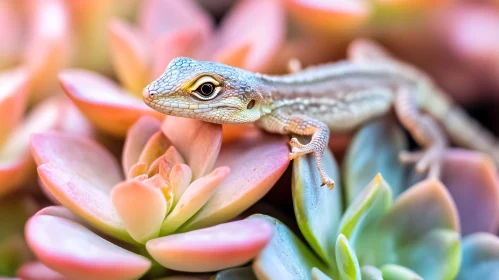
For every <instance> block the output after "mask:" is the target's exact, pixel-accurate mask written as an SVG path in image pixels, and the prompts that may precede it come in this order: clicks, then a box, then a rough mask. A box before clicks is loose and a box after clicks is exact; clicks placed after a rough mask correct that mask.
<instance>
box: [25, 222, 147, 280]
mask: <svg viewBox="0 0 499 280" xmlns="http://www.w3.org/2000/svg"><path fill="white" fill-rule="evenodd" d="M26 239H27V241H28V244H29V246H30V248H31V249H32V250H33V252H34V253H35V255H36V256H37V257H38V258H39V259H40V260H41V261H42V262H43V263H44V264H46V265H47V266H48V267H49V268H51V269H53V270H55V271H57V272H59V273H61V274H62V275H64V276H66V277H67V278H70V279H106V280H107V279H135V278H139V277H140V276H141V275H142V274H144V273H145V272H146V271H147V270H148V269H149V267H150V266H151V262H150V261H149V260H148V259H147V258H145V257H143V256H140V255H137V254H135V253H132V252H130V251H127V250H125V249H123V248H121V247H118V246H116V245H114V244H113V243H111V242H109V241H107V240H105V239H103V238H102V237H99V236H98V235H96V234H94V233H93V232H91V231H90V230H88V229H86V228H85V227H83V226H82V225H80V224H78V223H75V222H73V221H70V220H66V219H64V218H60V217H53V216H46V215H39V216H34V217H32V218H31V219H30V220H29V221H28V223H27V224H26Z"/></svg>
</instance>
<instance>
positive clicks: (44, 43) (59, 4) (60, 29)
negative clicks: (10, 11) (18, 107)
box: [24, 0, 71, 100]
mask: <svg viewBox="0 0 499 280" xmlns="http://www.w3.org/2000/svg"><path fill="white" fill-rule="evenodd" d="M27 4H28V5H29V8H30V9H29V12H30V13H29V17H28V19H29V20H30V21H29V30H30V31H31V33H30V34H29V36H28V42H27V43H26V46H27V50H26V51H25V52H24V53H25V57H24V64H25V65H26V68H27V69H28V71H29V73H30V76H31V78H30V85H29V86H30V92H31V97H32V99H33V100H40V99H41V98H42V97H44V96H47V95H49V94H53V93H54V91H56V89H57V88H58V87H57V74H58V72H59V71H60V70H61V69H62V68H64V67H66V66H67V64H68V63H69V56H70V51H71V49H70V48H71V40H70V25H71V22H70V20H71V19H70V17H69V14H68V11H67V9H66V6H65V1H64V0H48V1H44V2H43V3H41V2H40V1H27Z"/></svg>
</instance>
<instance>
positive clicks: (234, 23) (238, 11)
mask: <svg viewBox="0 0 499 280" xmlns="http://www.w3.org/2000/svg"><path fill="white" fill-rule="evenodd" d="M255 15H258V16H255ZM285 24H286V21H285V17H284V10H283V7H282V5H281V1H267V0H243V1H240V2H239V3H238V4H237V5H236V6H235V7H234V8H233V9H232V10H231V11H230V13H229V14H228V15H227V16H226V17H225V18H224V20H223V22H222V23H221V28H220V31H219V34H218V37H217V40H216V42H217V44H218V47H217V49H219V50H222V49H226V48H228V49H233V47H232V46H235V45H238V46H242V45H244V44H250V46H251V48H250V51H249V53H248V55H247V56H246V57H245V59H244V63H243V65H241V66H242V67H243V68H245V69H248V70H250V71H263V70H264V69H265V67H266V66H268V64H269V63H270V60H271V59H272V58H273V57H274V56H275V54H276V52H277V51H278V49H279V47H280V46H281V44H282V42H283V40H284V37H285V33H286V27H285ZM262 38H266V39H265V40H262Z"/></svg>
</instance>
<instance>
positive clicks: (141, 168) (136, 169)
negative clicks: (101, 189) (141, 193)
mask: <svg viewBox="0 0 499 280" xmlns="http://www.w3.org/2000/svg"><path fill="white" fill-rule="evenodd" d="M148 167H149V164H147V162H137V163H136V164H134V165H132V166H131V167H130V169H129V170H128V174H127V175H126V178H127V179H129V180H131V179H133V178H136V177H139V176H142V175H146V174H147V168H148ZM146 176H147V175H146ZM146 178H147V177H146Z"/></svg>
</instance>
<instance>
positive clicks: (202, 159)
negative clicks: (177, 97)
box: [162, 116, 222, 179]
mask: <svg viewBox="0 0 499 280" xmlns="http://www.w3.org/2000/svg"><path fill="white" fill-rule="evenodd" d="M162 129H163V132H164V133H165V135H166V137H168V138H169V139H170V140H171V142H172V144H173V146H175V148H176V149H177V150H178V151H179V152H180V154H181V155H182V156H183V157H184V159H185V160H186V162H187V165H189V167H190V168H191V169H192V173H193V175H194V178H195V179H197V178H199V177H201V176H203V175H205V174H207V173H208V172H210V171H211V170H212V168H213V165H214V164H215V161H216V160H217V157H218V153H219V152H220V146H221V145H222V127H221V126H220V125H215V124H211V123H207V122H203V121H199V120H195V119H188V118H177V117H172V116H168V117H167V118H166V119H165V122H164V123H163V127H162Z"/></svg>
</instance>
